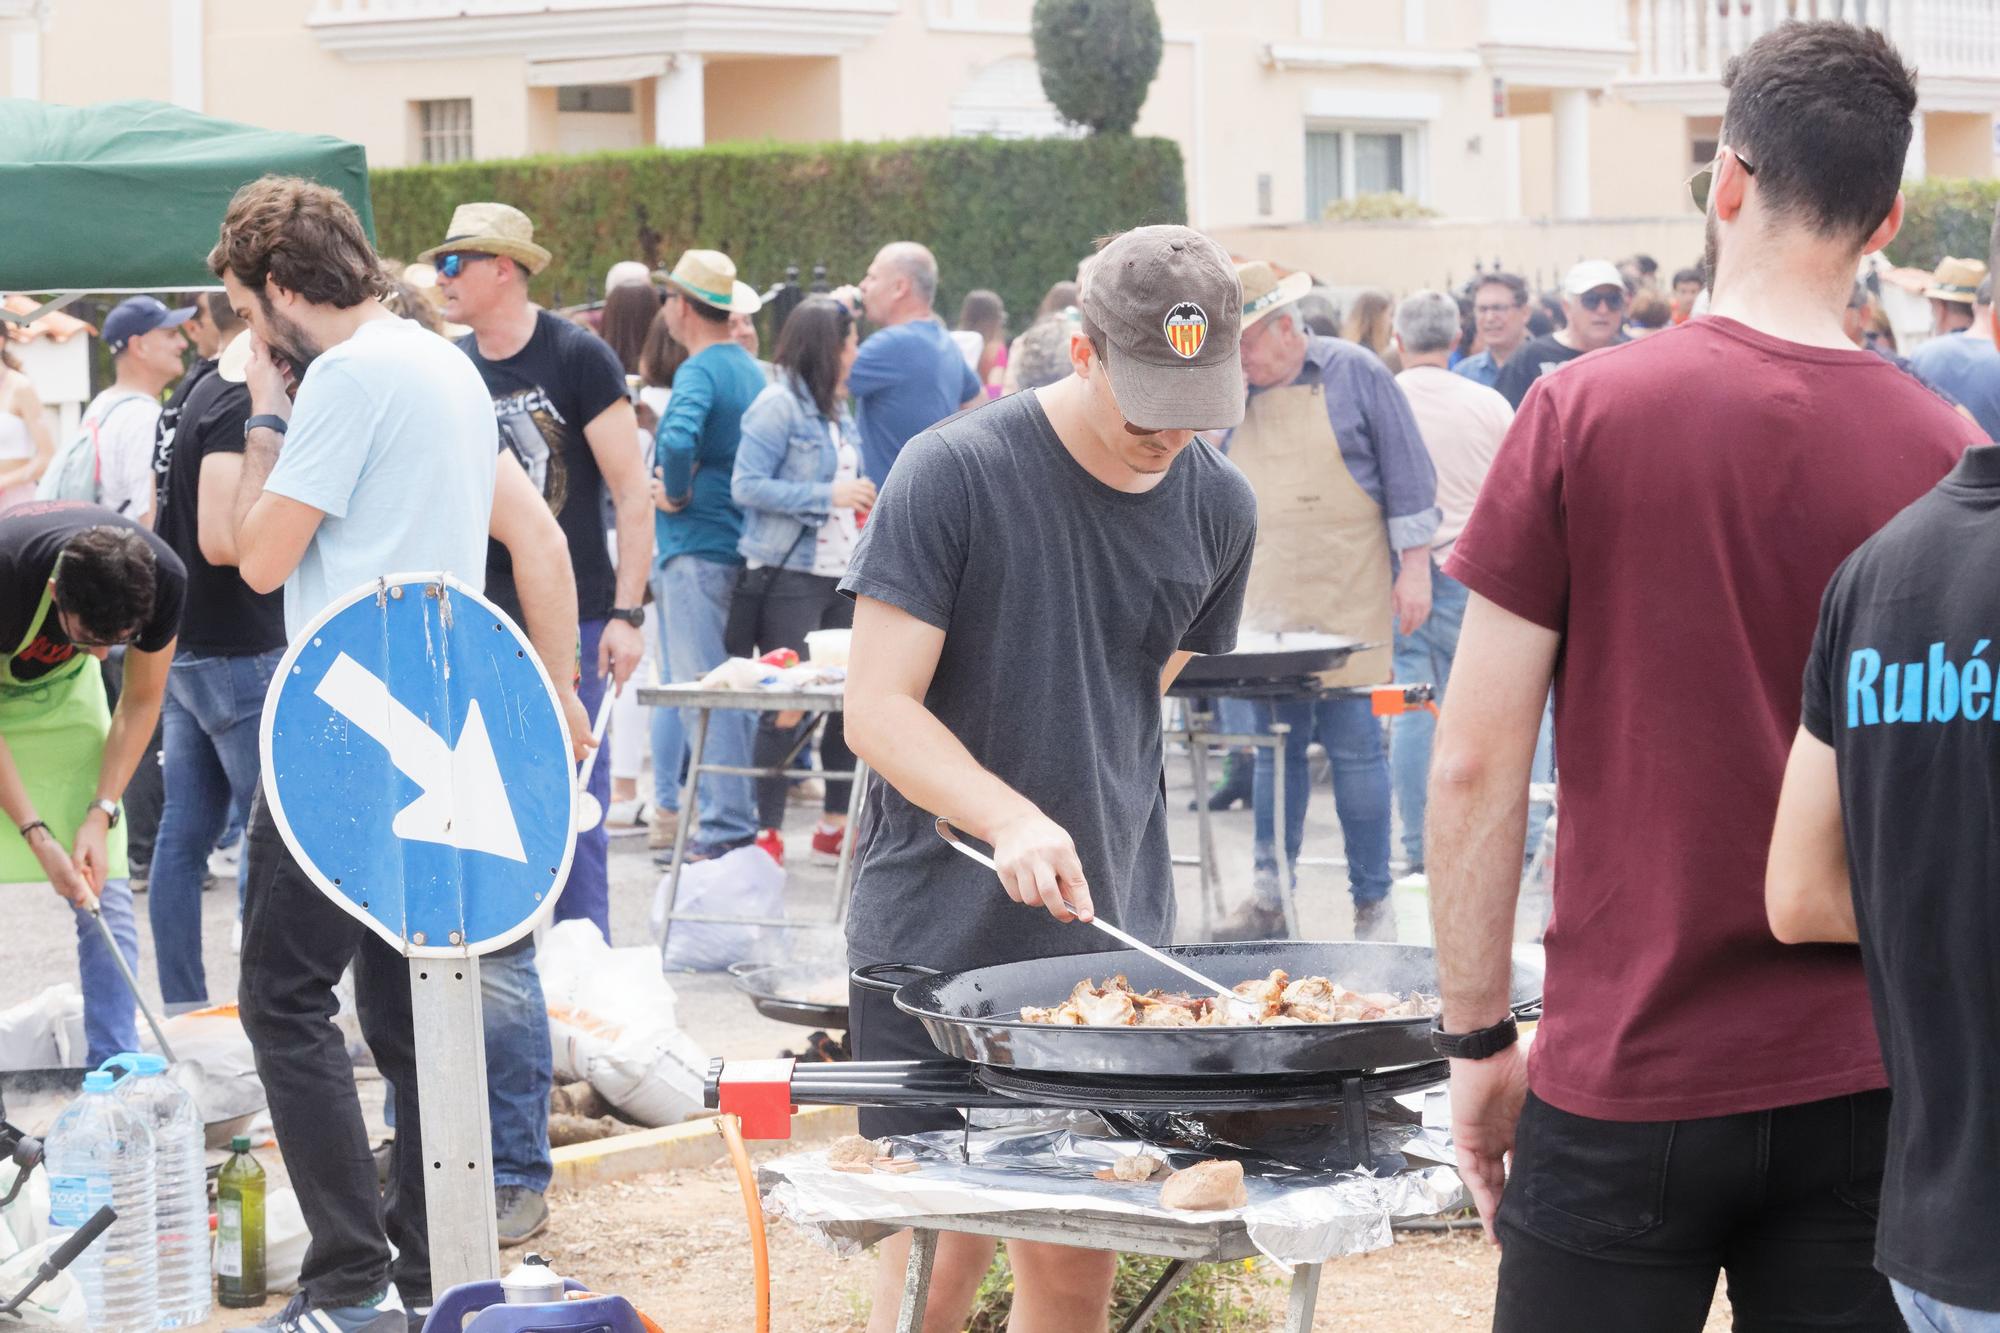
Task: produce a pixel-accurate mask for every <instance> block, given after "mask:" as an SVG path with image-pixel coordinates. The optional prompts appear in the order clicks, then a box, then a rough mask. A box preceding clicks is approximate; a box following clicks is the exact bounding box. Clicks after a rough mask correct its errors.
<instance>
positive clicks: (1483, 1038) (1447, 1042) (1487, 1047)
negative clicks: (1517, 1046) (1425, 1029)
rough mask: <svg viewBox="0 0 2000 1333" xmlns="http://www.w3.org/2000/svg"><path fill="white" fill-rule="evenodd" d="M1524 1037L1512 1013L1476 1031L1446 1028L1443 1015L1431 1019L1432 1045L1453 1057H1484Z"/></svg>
mask: <svg viewBox="0 0 2000 1333" xmlns="http://www.w3.org/2000/svg"><path fill="white" fill-rule="evenodd" d="M1520 1039H1521V1027H1520V1025H1519V1024H1518V1023H1516V1022H1515V1021H1514V1015H1512V1014H1509V1015H1507V1016H1506V1017H1505V1018H1503V1019H1501V1020H1500V1021H1499V1022H1498V1023H1495V1024H1494V1025H1493V1026H1492V1027H1490V1028H1480V1029H1479V1030H1478V1031H1476V1032H1446V1031H1445V1030H1444V1016H1443V1015H1442V1014H1440V1015H1438V1016H1437V1017H1436V1018H1433V1019H1432V1020H1431V1049H1432V1050H1434V1051H1436V1052H1437V1053H1438V1054H1439V1055H1443V1056H1447V1057H1449V1058H1451V1059H1453V1060H1484V1059H1485V1058H1486V1057H1487V1056H1489V1055H1498V1054H1500V1052H1502V1051H1504V1050H1506V1049H1507V1048H1508V1047H1509V1046H1512V1045H1513V1044H1514V1043H1515V1042H1517V1041H1519V1040H1520Z"/></svg>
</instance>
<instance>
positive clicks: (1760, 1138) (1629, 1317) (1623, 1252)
mask: <svg viewBox="0 0 2000 1333" xmlns="http://www.w3.org/2000/svg"><path fill="white" fill-rule="evenodd" d="M1888 1126H1889V1094H1888V1093H1887V1092H1886V1091H1881V1092H1865V1093H1856V1094H1855V1095H1853V1096H1851V1097H1835V1098H1831V1099H1829V1100H1827V1101H1820V1102H1809V1103H1807V1104H1805V1105H1803V1106H1787V1107H1781V1108H1779V1109H1777V1110H1772V1111H1754V1112H1749V1113H1746V1114H1743V1115H1731V1116H1718V1117H1715V1118H1713V1119H1707V1120H1678V1121H1652V1122H1619V1121H1608V1120H1592V1119H1588V1118H1586V1117H1584V1116H1577V1115H1571V1114H1569V1113H1568V1112H1567V1111H1561V1110H1558V1109H1556V1108H1555V1107H1553V1106H1550V1105H1549V1104H1548V1103H1547V1102H1544V1101H1542V1100H1541V1099H1540V1098H1538V1097H1536V1096H1534V1095H1533V1094H1530V1095H1529V1097H1528V1103H1527V1106H1526V1108H1525V1109H1523V1111H1522V1112H1521V1123H1520V1127H1519V1129H1518V1130H1517V1131H1516V1134H1515V1138H1514V1161H1513V1171H1512V1174H1511V1175H1510V1176H1509V1177H1508V1180H1507V1190H1506V1193H1505V1194H1504V1195H1502V1196H1501V1204H1500V1217H1499V1234H1500V1290H1499V1295H1498V1297H1497V1299H1496V1301H1495V1304H1494V1311H1493V1327H1494V1328H1495V1329H1496V1330H1504V1331H1505V1333H1530V1330H1533V1331H1534V1333H1541V1331H1542V1330H1556V1329H1582V1328H1605V1329H1611V1328H1615V1329H1618V1330H1620V1333H1654V1331H1655V1330H1658V1333H1696V1331H1697V1330H1699V1329H1700V1328H1701V1326H1702V1324H1703V1323H1704V1322H1705V1321H1706V1320H1707V1318H1708V1310H1709V1305H1710V1303H1711V1302H1712V1300H1713V1298H1714V1295H1715V1279H1716V1274H1717V1272H1718V1271H1721V1272H1725V1273H1727V1274H1728V1275H1729V1301H1730V1305H1731V1306H1732V1307H1733V1309H1734V1312H1735V1317H1736V1330H1737V1333H1776V1331H1777V1330H1794V1329H1797V1330H1804V1329H1815V1330H1824V1329H1880V1330H1882V1333H1903V1321H1902V1317H1901V1316H1900V1315H1899V1314H1897V1312H1896V1303H1895V1299H1894V1298H1893V1297H1892V1296H1891V1294H1890V1291H1889V1282H1888V1279H1887V1278H1884V1277H1883V1276H1882V1275H1881V1274H1880V1273H1877V1272H1876V1271H1875V1269H1874V1264H1873V1259H1874V1253H1875V1216H1876V1213H1877V1211H1878V1209H1879V1205H1880V1202H1881V1195H1882V1161H1883V1155H1884V1153H1885V1152H1886V1150H1887V1142H1888Z"/></svg>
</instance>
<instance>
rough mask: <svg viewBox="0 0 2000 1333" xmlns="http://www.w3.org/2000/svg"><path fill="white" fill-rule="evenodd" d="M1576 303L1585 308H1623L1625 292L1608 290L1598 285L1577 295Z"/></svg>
mask: <svg viewBox="0 0 2000 1333" xmlns="http://www.w3.org/2000/svg"><path fill="white" fill-rule="evenodd" d="M1576 303H1577V304H1578V305H1580V306H1582V307H1583V308H1584V309H1585V310H1623V309H1624V308H1625V293H1623V292H1608V291H1605V290H1604V289H1603V288H1601V287H1600V288H1597V289H1594V290H1592V291H1587V292H1585V293H1584V294H1583V295H1582V296H1579V297H1577V298H1576Z"/></svg>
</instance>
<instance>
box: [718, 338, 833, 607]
mask: <svg viewBox="0 0 2000 1333" xmlns="http://www.w3.org/2000/svg"><path fill="white" fill-rule="evenodd" d="M826 425H827V423H826V417H825V415H824V414H822V413H821V412H820V410H819V404H817V403H815V402H814V401H813V400H812V398H811V397H810V396H809V395H808V394H807V393H806V391H805V387H804V386H803V385H802V384H800V383H799V381H798V379H797V378H796V377H794V376H792V375H790V374H787V373H784V372H779V375H778V379H777V382H776V383H774V384H772V385H770V386H769V387H768V388H766V389H765V390H764V391H763V392H762V393H760V394H758V395H757V400H756V401H755V402H753V403H751V404H750V410H749V411H747V412H745V413H744V414H743V437H742V442H741V443H740V444H738V445H737V448H736V470H735V472H734V473H733V474H731V477H730V485H729V493H730V496H731V497H732V498H733V499H734V500H735V501H736V504H737V506H738V507H739V508H740V509H742V511H743V537H742V540H740V541H739V542H738V543H737V544H736V549H737V552H738V553H739V554H740V555H742V556H743V558H744V559H746V560H755V561H757V562H758V563H759V564H764V565H780V566H782V567H783V568H785V569H796V570H805V571H807V572H811V570H812V566H813V553H814V551H815V549H816V547H817V543H816V542H815V541H814V540H813V539H812V538H811V537H809V536H807V535H806V534H808V533H812V534H817V533H818V532H819V528H820V525H821V524H823V523H825V522H826V520H827V515H828V512H829V511H830V510H831V509H832V508H833V479H834V475H835V474H836V473H837V472H838V471H839V468H840V455H839V453H838V452H836V451H835V449H834V447H833V440H832V438H831V437H830V436H829V435H828V434H827V429H826ZM840 436H841V439H842V440H843V441H845V442H846V443H848V444H851V445H854V446H856V448H857V449H858V448H859V445H860V436H859V434H858V432H857V431H856V430H855V426H854V414H853V413H852V412H851V411H850V410H849V409H848V408H847V406H846V405H845V404H842V405H841V409H840Z"/></svg>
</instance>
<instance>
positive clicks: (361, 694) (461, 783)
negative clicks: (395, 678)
mask: <svg viewBox="0 0 2000 1333" xmlns="http://www.w3.org/2000/svg"><path fill="white" fill-rule="evenodd" d="M313 693H314V694H315V695H317V696H318V697H319V698H321V699H322V700H324V701H325V702H326V704H327V705H328V706H329V707H330V708H332V709H333V711H334V712H336V713H339V714H340V715H341V716H342V717H344V718H346V719H347V720H348V721H349V722H352V723H353V724H354V725H355V726H357V727H359V728H361V730H362V731H363V732H364V733H365V734H366V735H368V736H369V737H370V738H371V739H372V740H374V741H375V742H376V744H378V745H380V746H381V747H382V748H383V749H385V750H387V751H388V752H389V762H390V763H392V764H394V765H395V766H396V767H397V769H398V770H400V771H401V772H402V773H403V775H404V776H405V777H407V778H409V779H410V781H412V782H414V783H416V784H417V786H418V787H419V788H420V789H421V791H422V794H421V795H419V796H418V797H417V799H416V800H414V801H411V802H410V803H409V804H408V805H406V806H404V807H403V808H402V810H400V811H399V812H397V815H396V818H395V820H394V821H393V822H392V823H391V824H390V829H391V831H393V832H394V833H395V835H396V836H397V837H399V838H407V839H409V840H411V841H412V842H437V843H443V844H444V845H445V846H447V847H457V848H460V849H462V850H464V851H468V852H486V853H488V854H490V855H493V856H504V857H506V858H507V859H508V860H510V861H522V862H525V861H526V860H527V859H528V854H527V852H526V851H525V850H524V849H523V848H522V846H521V829H520V826H519V825H518V824H516V823H515V822H514V807H513V806H511V805H510V804H508V802H507V788H506V784H505V783H503V782H502V781H501V780H500V763H499V761H498V760H497V759H495V758H494V757H493V742H492V741H491V740H489V739H488V738H487V735H486V720H485V718H483V717H481V716H480V713H479V701H478V700H477V699H475V700H473V701H472V707H471V709H470V711H468V712H467V713H466V715H465V726H464V727H463V728H462V729H460V731H459V733H458V744H456V745H451V746H448V745H446V744H445V739H444V737H442V736H440V735H438V734H437V733H436V732H435V731H432V730H431V729H430V727H429V726H428V725H426V724H425V722H424V720H423V719H422V718H420V717H418V716H417V715H416V714H415V713H412V712H411V711H410V710H409V709H407V708H405V707H404V706H403V705H402V704H401V703H399V702H397V700H396V697H395V696H394V695H392V694H390V693H389V687H388V685H386V684H385V683H383V681H382V680H381V679H380V678H379V677H377V676H376V675H375V673H374V672H372V671H370V670H369V669H368V668H367V667H365V666H362V665H361V664H360V663H359V662H357V661H355V660H354V659H353V658H351V657H349V656H348V655H347V654H346V653H342V654H340V656H338V657H336V658H334V659H333V665H332V666H330V667H328V668H327V669H326V674H325V675H324V676H322V677H320V682H319V684H318V685H317V686H315V687H314V689H313Z"/></svg>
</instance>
